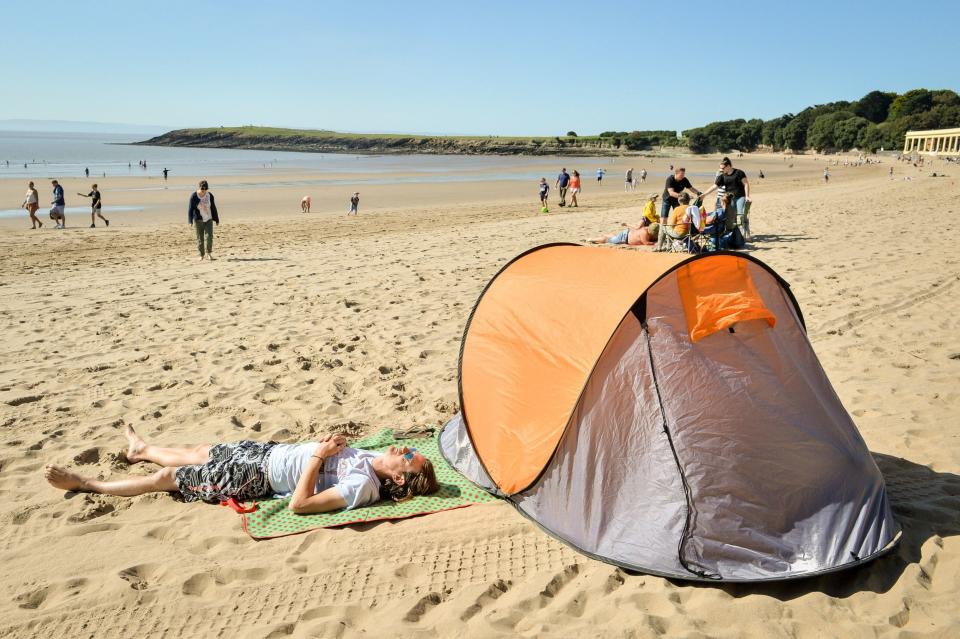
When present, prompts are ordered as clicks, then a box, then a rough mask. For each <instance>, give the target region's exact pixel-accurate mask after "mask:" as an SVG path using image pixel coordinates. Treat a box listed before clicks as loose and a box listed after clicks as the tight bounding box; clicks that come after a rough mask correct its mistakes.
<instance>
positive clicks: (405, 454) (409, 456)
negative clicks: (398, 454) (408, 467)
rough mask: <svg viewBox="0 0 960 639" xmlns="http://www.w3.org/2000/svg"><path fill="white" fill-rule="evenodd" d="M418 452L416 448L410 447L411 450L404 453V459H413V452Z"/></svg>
mask: <svg viewBox="0 0 960 639" xmlns="http://www.w3.org/2000/svg"><path fill="white" fill-rule="evenodd" d="M415 452H417V449H416V448H410V449H409V452H407V453H404V454H403V458H404V459H413V454H414V453H415Z"/></svg>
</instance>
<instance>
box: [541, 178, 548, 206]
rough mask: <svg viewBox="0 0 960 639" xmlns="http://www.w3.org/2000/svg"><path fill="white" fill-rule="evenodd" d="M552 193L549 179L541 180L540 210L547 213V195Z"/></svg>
mask: <svg viewBox="0 0 960 639" xmlns="http://www.w3.org/2000/svg"><path fill="white" fill-rule="evenodd" d="M548 193H550V185H549V184H547V178H545V177H542V178H540V210H541V212H542V213H546V212H547V194H548Z"/></svg>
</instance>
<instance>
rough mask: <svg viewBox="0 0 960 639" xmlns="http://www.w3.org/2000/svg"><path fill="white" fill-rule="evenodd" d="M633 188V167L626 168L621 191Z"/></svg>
mask: <svg viewBox="0 0 960 639" xmlns="http://www.w3.org/2000/svg"><path fill="white" fill-rule="evenodd" d="M632 190H633V167H630V168H629V169H627V174H626V176H625V177H624V180H623V191H624V192H627V191H632Z"/></svg>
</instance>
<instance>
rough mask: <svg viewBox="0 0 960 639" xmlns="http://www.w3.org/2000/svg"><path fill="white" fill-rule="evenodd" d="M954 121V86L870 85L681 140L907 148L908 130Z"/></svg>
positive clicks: (724, 146) (698, 146) (700, 146)
mask: <svg viewBox="0 0 960 639" xmlns="http://www.w3.org/2000/svg"><path fill="white" fill-rule="evenodd" d="M953 127H960V96H958V95H957V94H956V93H955V92H953V91H950V90H939V91H930V90H927V89H914V90H912V91H907V92H906V93H903V94H897V93H892V92H885V91H871V92H870V93H868V94H866V95H865V96H863V97H862V98H860V99H859V100H856V101H854V102H846V101H840V102H831V103H829V104H821V105H817V106H812V107H807V108H806V109H804V110H803V111H801V112H800V113H797V114H796V115H794V114H792V113H791V114H786V115H781V116H780V117H778V118H773V119H772V120H760V119H753V120H743V119H740V120H726V121H724V122H711V123H710V124H707V125H706V126H702V127H699V128H696V129H689V130H687V131H684V132H683V137H682V138H681V139H680V140H679V143H680V144H681V145H684V144H685V145H686V146H687V147H689V148H690V150H691V151H693V152H694V153H707V152H711V151H721V152H727V151H731V150H734V149H736V150H739V151H753V150H755V149H756V148H758V147H759V146H761V145H762V146H765V147H768V148H772V149H773V150H775V151H783V150H788V149H789V150H792V151H805V150H808V149H814V150H816V151H837V150H842V151H846V150H849V149H853V148H856V149H860V150H861V151H868V152H870V153H873V152H875V151H877V150H878V149H881V148H883V149H900V148H902V147H903V141H904V134H905V133H906V132H907V131H908V130H918V129H944V128H953ZM637 133H639V132H637ZM650 133H654V132H650ZM655 133H659V132H655ZM600 135H601V137H602V136H603V135H604V134H602V133H601V134H600ZM677 143H678V141H677V140H676V139H674V141H673V145H676V144H677ZM668 145H669V143H668Z"/></svg>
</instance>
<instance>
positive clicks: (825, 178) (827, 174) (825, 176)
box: [823, 167, 830, 182]
mask: <svg viewBox="0 0 960 639" xmlns="http://www.w3.org/2000/svg"><path fill="white" fill-rule="evenodd" d="M823 181H824V182H829V181H830V169H828V168H827V167H823Z"/></svg>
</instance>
